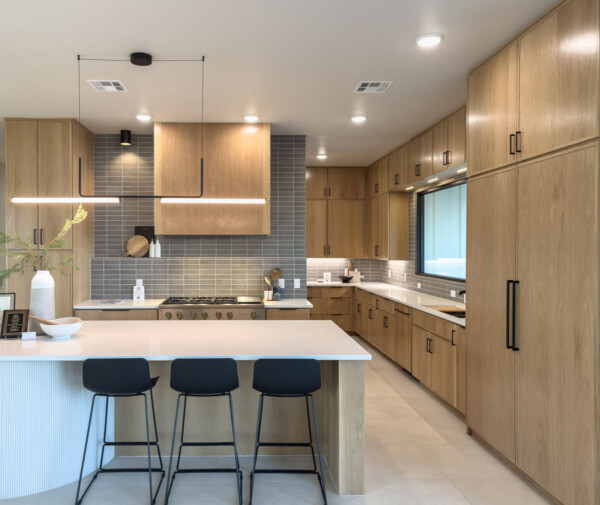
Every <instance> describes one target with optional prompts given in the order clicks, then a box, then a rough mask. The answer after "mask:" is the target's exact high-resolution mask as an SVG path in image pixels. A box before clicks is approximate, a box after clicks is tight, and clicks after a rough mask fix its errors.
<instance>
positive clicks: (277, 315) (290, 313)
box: [266, 309, 309, 321]
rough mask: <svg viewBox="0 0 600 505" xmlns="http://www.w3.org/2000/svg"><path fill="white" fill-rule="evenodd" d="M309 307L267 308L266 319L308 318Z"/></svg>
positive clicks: (293, 319) (292, 319)
mask: <svg viewBox="0 0 600 505" xmlns="http://www.w3.org/2000/svg"><path fill="white" fill-rule="evenodd" d="M308 311H309V309H267V314H266V316H267V321H288V320H290V321H296V320H302V319H308V318H309V314H308Z"/></svg>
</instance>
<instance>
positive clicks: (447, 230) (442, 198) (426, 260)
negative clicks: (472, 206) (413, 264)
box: [417, 182, 467, 280]
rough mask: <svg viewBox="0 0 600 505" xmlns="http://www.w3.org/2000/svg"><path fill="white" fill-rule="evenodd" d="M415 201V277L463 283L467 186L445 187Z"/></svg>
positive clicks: (423, 195)
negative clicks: (443, 278)
mask: <svg viewBox="0 0 600 505" xmlns="http://www.w3.org/2000/svg"><path fill="white" fill-rule="evenodd" d="M417 198H418V200H417V212H418V214H417V217H418V228H417V232H418V237H417V243H418V251H417V273H419V274H425V275H433V276H436V277H445V278H450V279H458V280H464V279H465V277H466V263H467V262H466V250H467V185H466V184H465V183H464V182H463V183H460V184H456V185H453V186H446V187H444V188H442V189H436V190H433V191H429V192H427V193H421V194H419V195H418V197H417Z"/></svg>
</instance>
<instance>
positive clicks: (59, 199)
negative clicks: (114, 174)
mask: <svg viewBox="0 0 600 505" xmlns="http://www.w3.org/2000/svg"><path fill="white" fill-rule="evenodd" d="M10 201H11V202H12V203H120V202H121V200H120V199H119V198H117V197H112V196H111V197H102V196H96V197H75V198H66V197H56V198H53V197H13V198H11V199H10Z"/></svg>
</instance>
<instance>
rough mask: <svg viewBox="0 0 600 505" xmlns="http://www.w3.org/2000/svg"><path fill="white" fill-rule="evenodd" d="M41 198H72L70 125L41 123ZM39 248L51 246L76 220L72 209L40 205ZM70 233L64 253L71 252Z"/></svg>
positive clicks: (56, 122)
mask: <svg viewBox="0 0 600 505" xmlns="http://www.w3.org/2000/svg"><path fill="white" fill-rule="evenodd" d="M38 124H39V195H40V197H60V196H71V193H72V183H73V167H72V161H73V159H72V156H73V146H72V145H71V140H72V132H71V126H72V124H71V122H70V121H45V120H41V121H39V123H38ZM39 212H40V217H39V239H40V245H47V244H49V243H50V242H51V241H52V239H53V238H54V237H55V236H56V235H58V233H59V232H60V231H61V230H62V228H63V226H64V224H65V221H66V220H67V219H68V218H71V217H73V211H72V207H71V206H70V205H57V204H46V205H43V204H40V206H39ZM71 235H72V234H71V233H69V234H67V236H66V237H65V242H66V244H65V247H64V249H71V247H72V245H71V244H72V241H71Z"/></svg>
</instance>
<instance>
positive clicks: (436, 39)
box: [417, 33, 442, 47]
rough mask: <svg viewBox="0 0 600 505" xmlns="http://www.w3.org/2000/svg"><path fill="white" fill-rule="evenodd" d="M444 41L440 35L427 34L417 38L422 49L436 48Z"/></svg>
mask: <svg viewBox="0 0 600 505" xmlns="http://www.w3.org/2000/svg"><path fill="white" fill-rule="evenodd" d="M441 41H442V36H441V35H440V34H439V33H426V34H425V35H421V36H420V37H417V44H418V45H419V46H421V47H435V46H437V45H438V44H439V43H440V42H441Z"/></svg>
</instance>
